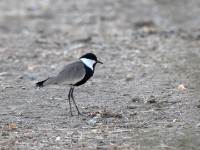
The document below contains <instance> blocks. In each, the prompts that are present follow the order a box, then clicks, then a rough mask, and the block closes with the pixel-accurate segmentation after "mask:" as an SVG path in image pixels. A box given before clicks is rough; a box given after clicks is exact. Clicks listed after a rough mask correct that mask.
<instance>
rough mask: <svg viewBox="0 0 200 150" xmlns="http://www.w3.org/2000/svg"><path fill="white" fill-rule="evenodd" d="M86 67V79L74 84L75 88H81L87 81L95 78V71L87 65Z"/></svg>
mask: <svg viewBox="0 0 200 150" xmlns="http://www.w3.org/2000/svg"><path fill="white" fill-rule="evenodd" d="M84 67H85V70H86V74H85V77H84V78H83V79H82V80H81V81H79V82H77V83H76V84H74V86H79V85H82V84H84V83H85V82H86V81H87V80H89V79H90V78H91V77H92V76H93V73H94V71H93V70H92V69H91V68H89V67H87V66H86V65H84Z"/></svg>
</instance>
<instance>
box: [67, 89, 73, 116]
mask: <svg viewBox="0 0 200 150" xmlns="http://www.w3.org/2000/svg"><path fill="white" fill-rule="evenodd" d="M71 93H72V88H70V90H69V94H68V100H69V108H70V114H71V116H73V115H72V106H71V99H70V97H71Z"/></svg>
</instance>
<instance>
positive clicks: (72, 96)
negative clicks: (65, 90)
mask: <svg viewBox="0 0 200 150" xmlns="http://www.w3.org/2000/svg"><path fill="white" fill-rule="evenodd" d="M73 93H74V87H72V91H71V98H72V100H73V103H74V105H75V106H76V109H77V111H78V115H81V112H80V111H79V109H78V106H77V105H76V102H75V100H74V95H73Z"/></svg>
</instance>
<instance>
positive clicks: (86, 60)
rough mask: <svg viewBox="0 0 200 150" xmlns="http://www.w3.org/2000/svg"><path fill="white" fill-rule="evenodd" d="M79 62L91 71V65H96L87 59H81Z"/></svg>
mask: <svg viewBox="0 0 200 150" xmlns="http://www.w3.org/2000/svg"><path fill="white" fill-rule="evenodd" d="M81 61H82V62H83V63H84V64H85V65H86V66H87V67H89V68H91V69H92V70H93V65H94V64H95V63H96V62H95V61H94V60H91V59H87V58H81Z"/></svg>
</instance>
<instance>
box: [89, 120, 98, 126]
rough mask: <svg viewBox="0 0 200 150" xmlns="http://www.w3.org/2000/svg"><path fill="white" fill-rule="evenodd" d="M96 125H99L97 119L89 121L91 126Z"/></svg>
mask: <svg viewBox="0 0 200 150" xmlns="http://www.w3.org/2000/svg"><path fill="white" fill-rule="evenodd" d="M96 123H97V121H96V120H95V119H90V120H89V121H88V124H89V125H91V126H94V125H95V124H96Z"/></svg>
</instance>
